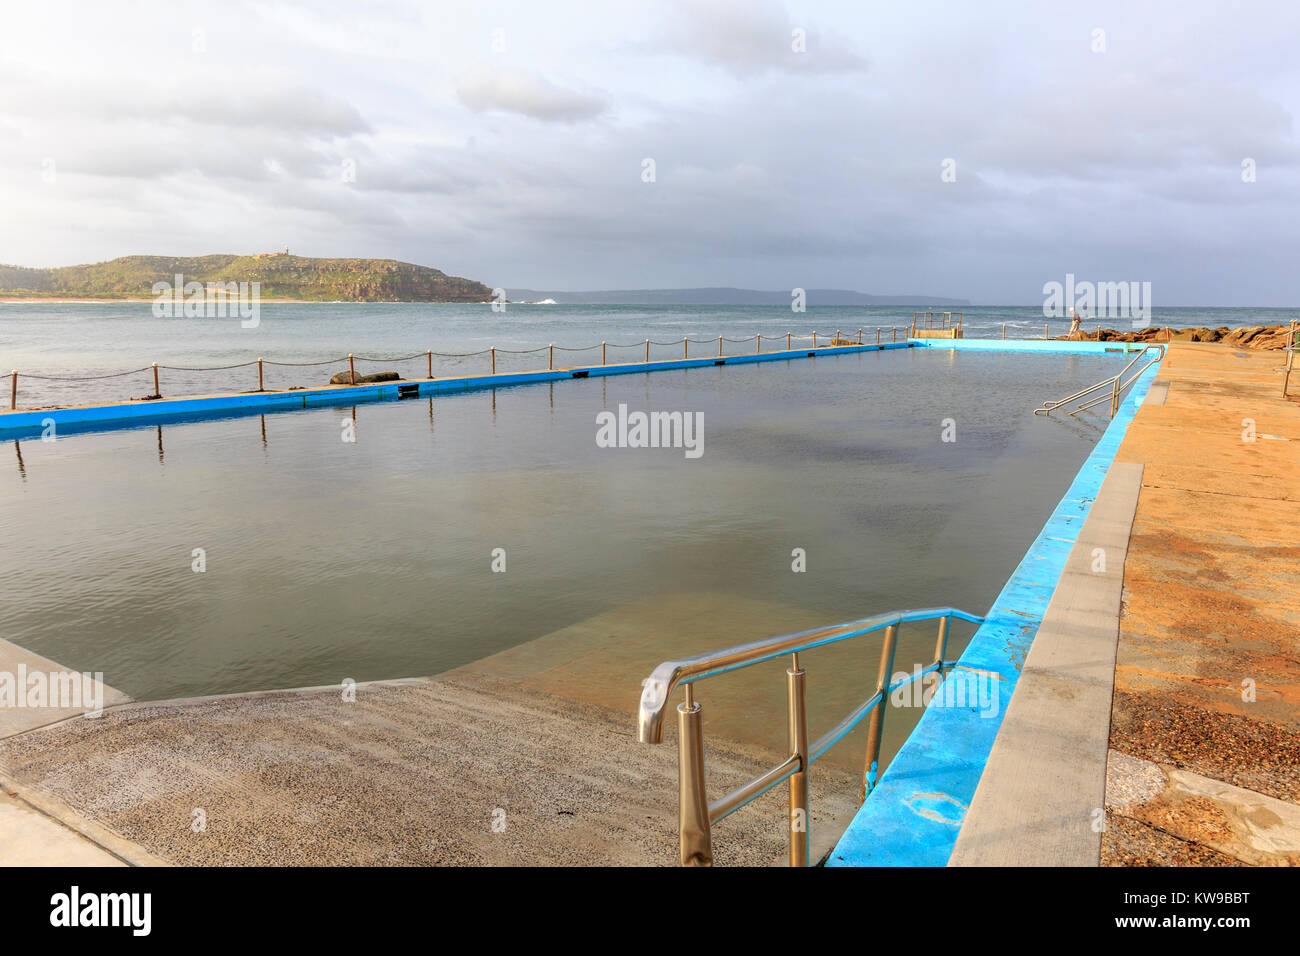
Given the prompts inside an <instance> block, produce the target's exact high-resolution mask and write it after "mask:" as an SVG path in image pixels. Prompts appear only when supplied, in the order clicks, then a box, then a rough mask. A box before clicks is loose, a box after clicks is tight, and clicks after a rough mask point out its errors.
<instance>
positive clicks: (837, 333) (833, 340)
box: [831, 329, 840, 347]
mask: <svg viewBox="0 0 1300 956" xmlns="http://www.w3.org/2000/svg"><path fill="white" fill-rule="evenodd" d="M839 340H840V330H839V329H836V330H835V338H833V339H831V346H832V347H834V345H835V343H836V342H838V341H839Z"/></svg>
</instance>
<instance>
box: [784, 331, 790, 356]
mask: <svg viewBox="0 0 1300 956" xmlns="http://www.w3.org/2000/svg"><path fill="white" fill-rule="evenodd" d="M785 350H786V351H787V352H788V351H790V333H789V332H787V333H785Z"/></svg>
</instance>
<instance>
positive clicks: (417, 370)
mask: <svg viewBox="0 0 1300 956" xmlns="http://www.w3.org/2000/svg"><path fill="white" fill-rule="evenodd" d="M152 306H153V303H152V302H112V303H31V302H23V303H0V372H8V371H9V370H10V369H17V370H18V371H19V376H20V377H19V402H18V404H19V407H39V406H42V405H51V404H76V403H81V402H94V401H124V400H127V399H129V398H134V397H141V396H143V395H146V394H151V393H152V391H153V388H152V373H151V372H147V371H145V372H137V373H135V374H132V375H125V376H122V377H121V378H117V379H100V380H96V381H93V382H77V381H61V380H46V379H38V378H35V377H32V376H36V375H46V376H91V375H106V374H111V373H115V372H124V371H130V370H135V369H142V368H144V367H147V366H149V365H150V363H153V362H157V363H158V364H159V365H161V366H171V367H172V368H164V370H163V372H162V373H160V385H161V389H162V394H164V395H175V396H180V395H186V394H202V393H206V392H213V391H242V390H245V389H252V388H256V387H257V380H256V369H255V368H251V369H250V368H244V369H223V370H218V371H212V372H196V371H189V370H190V369H194V368H197V367H212V366H229V365H238V364H240V363H245V362H251V361H255V360H256V359H258V358H263V359H266V360H267V362H268V363H269V362H322V361H326V360H329V359H338V358H340V357H342V356H345V355H347V354H348V353H349V352H351V353H354V354H356V355H359V356H368V357H374V358H381V359H387V358H391V357H394V356H409V355H412V354H413V353H423V352H424V351H425V350H432V351H434V352H443V353H463V352H480V351H483V350H486V349H489V348H496V349H498V350H501V351H500V352H499V353H498V356H497V369H498V371H525V370H529V369H537V368H546V367H547V362H548V359H549V356H548V354H547V351H546V350H547V347H548V346H549V345H550V344H551V343H554V344H555V345H556V347H557V349H556V355H555V364H556V366H557V367H563V366H566V365H585V364H598V363H599V362H600V343H601V342H602V341H604V342H607V343H609V344H608V346H607V349H606V355H607V360H608V361H609V362H611V363H613V362H619V361H635V360H639V359H641V358H643V357H644V355H645V345H644V342H645V340H646V339H650V340H651V341H652V342H655V343H663V344H657V345H652V346H651V357H652V358H665V359H666V358H678V357H680V356H681V354H682V346H681V340H682V338H683V337H684V336H686V337H690V338H691V339H694V340H696V341H695V342H693V343H691V345H690V346H689V347H690V349H691V354H692V355H693V356H704V355H709V354H716V350H717V344H716V342H717V337H718V336H719V335H721V336H724V337H726V338H729V339H749V340H750V342H749V344H748V345H745V344H740V343H730V342H725V343H724V349H725V350H726V351H728V352H739V351H747V350H749V349H751V348H753V336H755V335H756V334H759V333H761V334H762V335H763V336H764V346H765V347H771V348H779V347H784V342H785V335H786V333H787V332H790V333H793V334H794V335H796V336H798V335H805V336H809V335H811V333H812V332H813V331H814V330H816V331H817V332H818V333H819V335H830V334H832V333H834V332H835V331H836V330H840V331H842V332H843V333H845V334H846V335H852V336H854V337H856V335H857V330H858V329H860V328H861V329H864V330H865V332H864V340H866V341H871V340H873V339H874V336H875V330H876V329H883V330H884V332H883V336H884V338H886V339H888V338H889V336H890V330H891V329H893V328H898V329H899V330H900V334H901V330H902V329H903V328H904V327H905V326H907V325H909V324H910V323H911V320H912V311H913V310H912V309H909V308H900V307H896V306H873V307H866V308H864V307H861V306H816V305H813V306H809V308H808V310H807V311H806V312H801V313H796V312H792V311H791V310H790V309H789V308H788V307H781V306H631V305H618V306H608V305H523V304H515V303H511V304H510V305H508V306H506V308H505V311H504V312H494V311H493V310H492V308H491V306H489V305H486V304H470V305H465V304H454V303H275V302H271V303H262V305H261V311H260V316H259V322H258V324H257V326H256V327H255V328H243V327H242V326H241V323H240V320H239V319H238V318H156V317H155V316H154V315H153V309H152ZM962 312H963V321H964V326H965V330H966V335H967V336H968V337H971V338H995V337H998V336H1001V335H1002V328H1003V324H1004V323H1005V325H1006V334H1007V336H1008V337H1021V338H1027V337H1028V338H1040V337H1042V335H1043V326H1044V323H1047V324H1048V325H1049V332H1050V334H1052V335H1058V334H1061V333H1064V332H1065V331H1066V329H1067V327H1068V323H1067V322H1066V321H1065V320H1063V319H1055V320H1051V319H1044V317H1043V310H1042V308H1041V307H1040V306H972V307H967V308H965V309H963V310H962ZM1298 313H1300V310H1297V309H1284V308H1237V309H1223V308H1169V309H1160V308H1156V309H1153V311H1152V318H1151V324H1152V325H1154V326H1165V325H1168V326H1170V327H1172V328H1194V327H1197V326H1207V327H1211V328H1213V327H1217V326H1222V325H1227V326H1240V325H1271V324H1278V323H1284V322H1289V321H1291V320H1292V319H1293V318H1295V317H1296V316H1297V314H1298ZM1095 325H1096V323H1095V322H1093V321H1088V322H1086V323H1085V328H1086V329H1089V330H1091V329H1092V328H1094V327H1095ZM1103 325H1104V326H1105V327H1109V328H1128V327H1131V325H1132V322H1131V321H1130V320H1122V319H1121V320H1111V321H1109V322H1103ZM527 349H536V350H537V351H534V352H530V353H527V354H518V352H519V351H521V350H527ZM570 349H584V351H564V350H570ZM507 350H511V351H507ZM489 362H490V357H489V356H488V355H486V354H482V355H472V356H467V357H455V356H449V357H440V358H438V359H436V360H435V366H434V374H435V375H454V374H460V375H463V374H468V373H482V372H487V371H488V370H489ZM357 366H358V371H360V372H362V373H366V372H373V371H381V370H387V369H392V370H395V371H397V372H399V374H401V375H402V376H403V377H406V378H422V377H424V376H425V375H427V371H428V370H427V360H426V358H425V357H424V356H423V355H422V354H421V355H418V356H417V357H415V358H412V359H407V360H405V361H404V362H366V361H359V362H358V363H357ZM177 367H179V368H177ZM344 368H346V363H339V364H335V365H333V366H326V367H319V368H301V367H293V368H284V367H274V366H269V365H268V367H267V369H266V381H265V386H266V387H267V388H287V387H290V386H292V385H308V386H310V385H323V384H325V383H326V382H328V380H329V377H330V375H332V374H333V373H334V372H338V371H341V370H343V369H344Z"/></svg>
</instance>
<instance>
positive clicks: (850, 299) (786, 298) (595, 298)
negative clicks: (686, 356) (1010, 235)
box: [506, 286, 970, 307]
mask: <svg viewBox="0 0 1300 956" xmlns="http://www.w3.org/2000/svg"><path fill="white" fill-rule="evenodd" d="M804 295H805V298H806V303H807V305H809V306H818V305H943V306H969V305H970V302H969V300H967V299H945V298H941V297H939V296H933V295H869V294H867V293H865V292H854V291H852V290H851V289H806V290H804ZM506 297H507V298H508V299H509V300H510V301H511V302H541V301H543V300H545V299H554V300H555V303H556V305H784V306H787V307H788V306H789V305H790V301H791V297H792V293H791V291H790V290H788V289H784V290H778V291H775V292H768V291H766V290H762V289H736V288H731V287H729V286H714V287H704V288H697V289H604V290H596V291H589V292H546V291H542V290H539V289H512V288H508V287H507V288H506Z"/></svg>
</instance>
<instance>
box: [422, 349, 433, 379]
mask: <svg viewBox="0 0 1300 956" xmlns="http://www.w3.org/2000/svg"><path fill="white" fill-rule="evenodd" d="M424 354H425V356H426V357H427V358H428V359H429V378H433V349H426V350H425V353H424Z"/></svg>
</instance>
